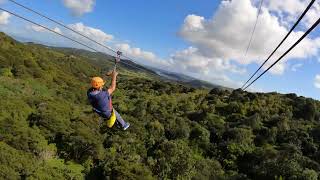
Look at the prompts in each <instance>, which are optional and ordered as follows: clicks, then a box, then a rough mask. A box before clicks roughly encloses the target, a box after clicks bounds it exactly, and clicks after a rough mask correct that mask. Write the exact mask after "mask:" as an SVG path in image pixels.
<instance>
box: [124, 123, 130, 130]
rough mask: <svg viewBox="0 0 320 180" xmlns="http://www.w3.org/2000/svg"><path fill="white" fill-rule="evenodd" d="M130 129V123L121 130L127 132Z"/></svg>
mask: <svg viewBox="0 0 320 180" xmlns="http://www.w3.org/2000/svg"><path fill="white" fill-rule="evenodd" d="M129 127H130V123H126V125H125V126H124V127H123V130H124V131H125V130H127V129H128V128H129Z"/></svg>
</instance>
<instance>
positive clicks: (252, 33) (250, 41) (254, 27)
mask: <svg viewBox="0 0 320 180" xmlns="http://www.w3.org/2000/svg"><path fill="white" fill-rule="evenodd" d="M262 4H263V0H261V1H260V5H259V10H258V14H257V18H256V22H255V23H254V26H253V29H252V32H251V35H250V40H249V43H248V46H247V49H246V52H245V54H244V57H246V56H247V54H248V51H249V49H250V46H251V43H252V39H253V35H254V32H255V31H256V27H257V24H258V20H259V16H260V13H261V8H262Z"/></svg>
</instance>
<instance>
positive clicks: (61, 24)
mask: <svg viewBox="0 0 320 180" xmlns="http://www.w3.org/2000/svg"><path fill="white" fill-rule="evenodd" d="M8 1H10V2H12V3H14V4H16V5H18V6H20V7H22V8H24V9H26V10H28V11H30V12H33V13H35V14H37V15H39V16H41V17H43V18H45V19H47V20H49V21H51V22H54V23H56V24H58V25H60V26H62V27H64V28H66V29H68V30H70V31H72V32H74V33H76V34H78V35H80V36H82V37H84V38H86V39H88V40H90V41H92V42H94V43H96V44H98V45H100V46H102V47H104V48H107V49H108V50H110V51H112V52H114V53H117V51H115V50H113V49H111V48H110V47H108V46H106V45H103V44H101V43H99V42H98V41H96V40H94V39H92V38H90V37H88V36H86V35H84V34H82V33H80V32H78V31H76V30H74V29H72V28H70V27H68V26H67V25H64V24H63V23H61V22H59V21H57V20H54V19H52V18H50V17H48V16H46V15H43V14H41V13H40V12H38V11H35V10H33V9H31V8H29V7H27V6H25V5H23V4H20V3H18V2H16V1H14V0H8Z"/></svg>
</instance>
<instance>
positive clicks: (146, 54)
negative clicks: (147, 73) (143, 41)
mask: <svg viewBox="0 0 320 180" xmlns="http://www.w3.org/2000/svg"><path fill="white" fill-rule="evenodd" d="M115 47H116V48H117V49H118V50H120V51H122V52H124V54H125V55H127V56H129V57H133V59H135V60H137V61H139V63H143V64H148V65H153V66H160V67H164V66H168V65H169V63H168V62H167V61H165V60H163V59H160V58H159V57H157V56H156V55H155V54H154V53H152V52H150V51H144V50H142V49H140V48H136V47H131V46H130V45H129V44H127V43H120V44H116V45H115Z"/></svg>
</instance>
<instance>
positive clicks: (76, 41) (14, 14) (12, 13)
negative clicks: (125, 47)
mask: <svg viewBox="0 0 320 180" xmlns="http://www.w3.org/2000/svg"><path fill="white" fill-rule="evenodd" d="M0 10H1V11H5V12H7V13H9V14H11V15H13V16H15V17H17V18H20V19H23V20H24V21H27V22H29V23H31V24H34V25H36V26H39V27H41V28H44V29H46V30H48V31H50V32H52V33H55V34H57V35H59V36H61V37H64V38H66V39H68V40H70V41H73V42H75V43H77V44H80V45H82V46H84V47H86V48H88V49H90V50H93V51H95V52H100V51H99V50H97V49H95V48H92V47H90V46H88V45H86V44H84V43H82V42H80V41H78V40H75V39H72V38H70V37H68V36H66V35H63V34H61V33H59V32H56V31H54V30H52V29H50V28H48V27H46V26H44V25H41V24H39V23H36V22H34V21H32V20H29V19H27V18H25V17H22V16H20V15H18V14H16V13H14V12H11V11H9V10H6V9H3V8H1V7H0ZM110 61H111V60H110ZM121 63H123V64H126V65H128V66H131V67H133V68H136V69H139V70H142V71H145V69H142V68H140V67H137V66H133V65H132V64H129V63H125V62H123V61H121Z"/></svg>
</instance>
